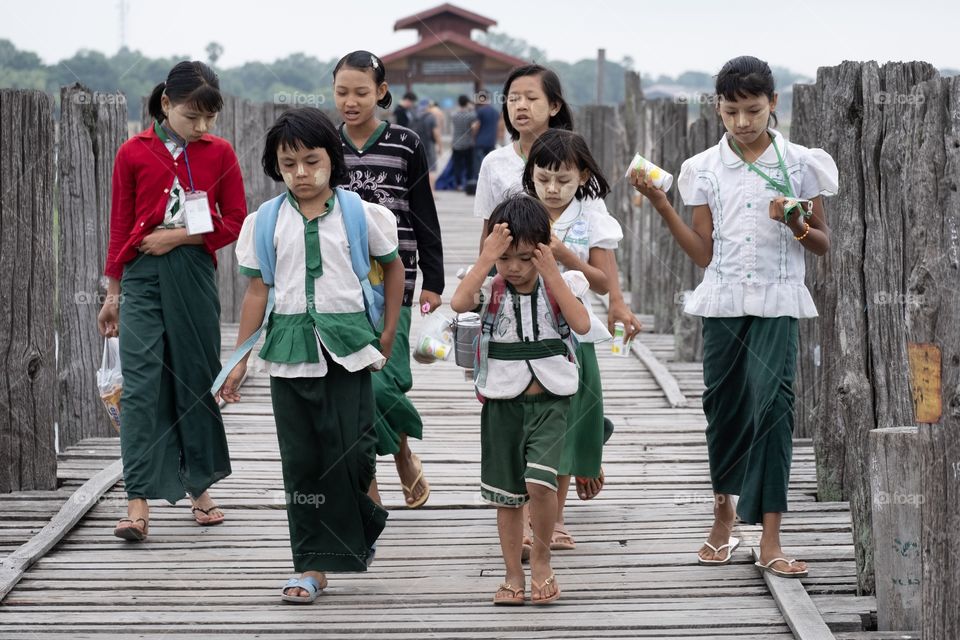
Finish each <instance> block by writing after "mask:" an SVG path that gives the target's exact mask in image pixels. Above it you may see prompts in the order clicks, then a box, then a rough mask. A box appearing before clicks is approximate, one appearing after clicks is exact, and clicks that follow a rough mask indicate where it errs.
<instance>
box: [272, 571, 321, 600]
mask: <svg viewBox="0 0 960 640" xmlns="http://www.w3.org/2000/svg"><path fill="white" fill-rule="evenodd" d="M325 586H326V585H324V586H323V587H321V586H320V581H319V580H317V579H316V578H314V577H313V576H306V577H305V578H290V579H289V580H287V584H285V585H283V589H281V590H280V599H281V600H283V601H284V602H289V603H291V604H310V603H311V602H313V601H314V600H316V599H317V596H319V595H320V593H321V592H322V591H323V590H324V588H325ZM294 587H296V588H298V589H303V590H304V591H306V592H307V593H308V595H305V596H292V595H290V594H288V593H287V589H292V588H294Z"/></svg>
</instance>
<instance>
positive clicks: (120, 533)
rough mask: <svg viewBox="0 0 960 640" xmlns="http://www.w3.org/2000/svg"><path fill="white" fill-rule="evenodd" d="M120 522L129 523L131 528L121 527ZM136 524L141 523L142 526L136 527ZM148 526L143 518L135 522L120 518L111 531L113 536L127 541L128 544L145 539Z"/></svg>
mask: <svg viewBox="0 0 960 640" xmlns="http://www.w3.org/2000/svg"><path fill="white" fill-rule="evenodd" d="M121 522H129V523H131V526H129V527H121V526H120V523H121ZM138 522H142V523H143V526H142V527H141V526H140V525H138V524H137V523H138ZM148 528H149V524H148V523H147V521H146V520H144V519H143V518H137V519H136V520H131V519H130V518H121V519H120V521H119V522H117V526H116V528H115V529H114V530H113V535H115V536H117V537H118V538H121V539H123V540H129V541H130V542H143V541H144V540H146V538H147V530H148Z"/></svg>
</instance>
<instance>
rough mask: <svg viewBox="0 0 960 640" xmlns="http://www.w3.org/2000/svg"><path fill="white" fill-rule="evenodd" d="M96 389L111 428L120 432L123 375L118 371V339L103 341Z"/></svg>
mask: <svg viewBox="0 0 960 640" xmlns="http://www.w3.org/2000/svg"><path fill="white" fill-rule="evenodd" d="M97 389H99V390H100V399H101V400H103V406H104V407H106V409H107V413H108V414H109V415H110V422H111V423H113V428H114V429H116V430H117V432H118V433H119V432H120V394H121V393H122V392H123V373H122V372H121V370H120V338H107V339H106V340H104V341H103V359H102V360H101V361H100V369H99V370H98V371H97Z"/></svg>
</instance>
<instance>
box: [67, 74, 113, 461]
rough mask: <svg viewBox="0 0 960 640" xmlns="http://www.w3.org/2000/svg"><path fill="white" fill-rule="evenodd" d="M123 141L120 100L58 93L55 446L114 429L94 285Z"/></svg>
mask: <svg viewBox="0 0 960 640" xmlns="http://www.w3.org/2000/svg"><path fill="white" fill-rule="evenodd" d="M126 139H127V102H126V98H125V97H124V96H123V94H121V93H100V92H91V91H90V90H89V89H87V88H86V87H83V86H82V85H80V84H74V85H72V86H69V87H63V88H62V89H61V91H60V137H59V146H58V148H59V152H58V154H57V175H58V190H57V193H58V196H59V197H58V207H57V211H58V222H59V225H58V227H59V229H58V230H59V233H58V235H57V239H58V247H57V254H58V256H59V259H58V261H57V279H58V282H59V287H58V300H57V335H58V336H59V343H58V344H59V357H58V366H57V388H58V391H59V397H58V411H57V424H58V426H59V429H58V431H57V434H58V444H59V446H60V448H61V449H63V448H66V447H68V446H70V445H72V444H74V443H76V442H78V441H80V440H82V439H83V438H88V437H91V436H109V435H111V434H113V433H114V431H113V427H112V426H111V424H110V420H109V418H108V416H107V412H106V411H104V409H103V404H102V403H101V401H100V394H99V392H98V390H97V380H96V370H97V368H98V367H99V366H100V360H101V354H102V349H103V338H101V337H100V333H99V331H98V329H97V314H98V313H99V311H100V307H101V305H102V300H101V299H100V296H99V295H98V284H99V282H100V278H101V274H102V273H103V267H104V263H105V262H106V257H107V242H108V240H109V226H110V197H111V193H112V190H111V180H112V176H113V162H114V158H115V157H116V154H117V149H119V148H120V145H121V144H123V142H124V141H125V140H126Z"/></svg>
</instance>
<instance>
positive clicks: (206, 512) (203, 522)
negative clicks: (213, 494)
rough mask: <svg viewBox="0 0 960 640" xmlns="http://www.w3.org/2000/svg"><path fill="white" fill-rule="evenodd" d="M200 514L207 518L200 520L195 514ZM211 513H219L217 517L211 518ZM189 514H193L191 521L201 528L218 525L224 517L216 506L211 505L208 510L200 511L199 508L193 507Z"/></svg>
mask: <svg viewBox="0 0 960 640" xmlns="http://www.w3.org/2000/svg"><path fill="white" fill-rule="evenodd" d="M198 511H199V512H200V513H202V514H203V515H205V516H206V517H207V519H206V520H201V519H200V515H199V514H198V513H197V512H198ZM211 511H220V515H219V516H211V515H210V512H211ZM190 512H191V513H192V514H193V519H194V520H195V521H196V522H197V524H199V525H200V526H202V527H212V526H214V525H217V524H220V523H222V522H223V520H224V518H225V517H226V516H224V515H223V511H222V510H221V509H220V507H218V506H217V505H213V506H212V507H210V508H209V509H201V508H200V507H197V506H194V507H193V508H192V509H190Z"/></svg>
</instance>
